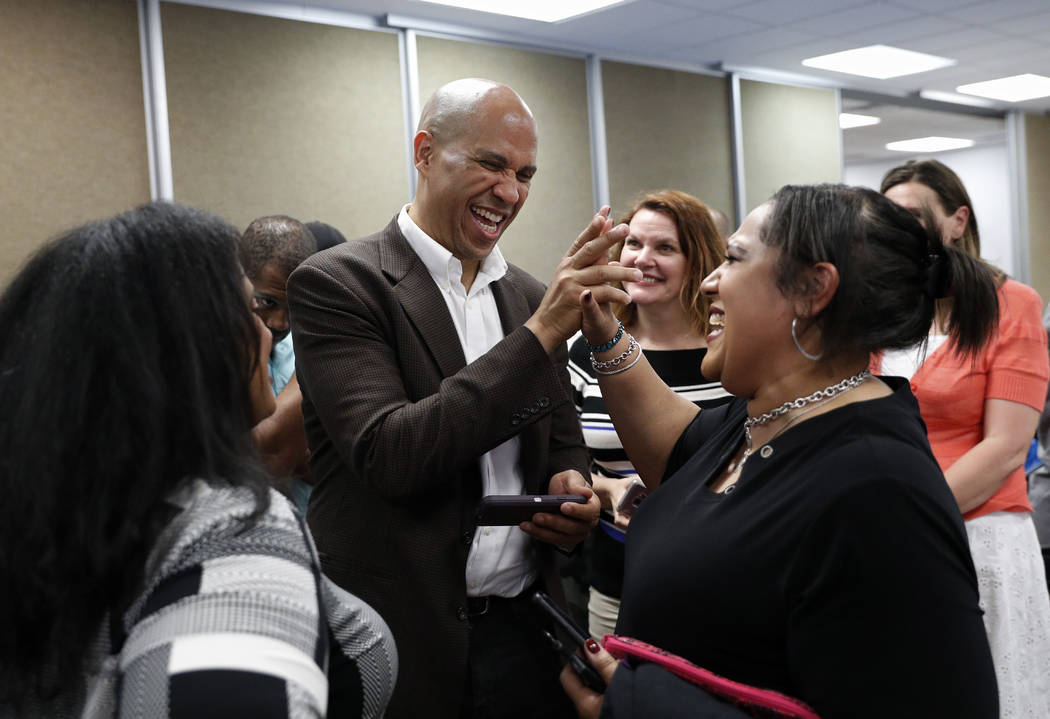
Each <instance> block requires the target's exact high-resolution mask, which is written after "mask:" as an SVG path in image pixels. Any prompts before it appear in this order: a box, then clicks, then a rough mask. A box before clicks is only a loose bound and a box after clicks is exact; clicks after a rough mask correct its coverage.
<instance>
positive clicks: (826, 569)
mask: <svg viewBox="0 0 1050 719" xmlns="http://www.w3.org/2000/svg"><path fill="white" fill-rule="evenodd" d="M907 459H908V458H903V459H902V460H899V462H898V463H897V466H899V467H901V468H905V467H908V466H909V463H908V462H907V461H906V460H907ZM917 465H918V466H921V464H918V462H916V463H911V465H910V466H911V467H912V468H913V471H914V467H915V466H917ZM843 471H850V470H847V469H846V468H843ZM852 471H853V472H860V471H862V469H861V468H860V467H858V466H854V467H852ZM931 472H932V469H931ZM929 479H930V482H935V481H942V482H943V479H939V478H938V477H931V478H929ZM935 489H936V488H935ZM944 494H945V495H947V491H946V490H945V492H944ZM949 501H950V499H945V498H942V497H939V496H936V493H934V495H931V494H930V493H929V492H928V491H924V490H923V489H921V485H919V486H914V485H909V484H907V483H905V482H902V481H899V480H897V481H895V480H892V479H890V478H874V479H871V480H866V481H863V482H860V483H859V484H857V485H856V486H851V488H850V490H849V491H848V492H844V493H843V494H842V495H841V496H840V497H838V498H837V499H835V500H834V501H833V502H831V503H830V504H829V505H828V507H827V509H826V511H823V512H822V513H821V514H820V515H819V516H818V519H817V520H816V521H815V522H814V523H813V525H812V526H811V528H810V530H809V532H808V534H807V535H806V536H805V538H804V539H803V541H802V542H801V543H800V548H799V551H798V553H797V554H796V560H795V562H794V566H793V567H792V571H791V573H790V577H791V578H790V579H789V586H788V591H789V595H790V596H791V601H790V606H791V610H790V616H789V617H788V648H787V649H788V655H789V664H790V666H791V667H792V675H793V676H792V682H793V683H794V684H795V685H796V686H797V687H798V692H797V695H798V696H804V697H806V698H807V701H808V702H809V703H810V704H811V705H812V706H813V707H814V708H815V709H816V711H817V713H819V714H820V715H821V716H824V717H855V718H862V717H871V718H872V719H875V718H876V717H880V718H881V717H889V716H898V717H899V716H909V717H953V718H954V719H969V718H973V719H977V718H981V719H994V718H995V717H998V694H997V690H996V681H995V673H994V669H993V667H992V661H991V654H990V652H989V649H988V642H987V638H986V636H985V630H984V624H983V621H982V619H981V612H980V610H979V609H978V604H977V586H976V577H975V574H974V570H973V563H972V560H971V559H970V555H969V548H968V545H967V544H966V537H965V534H964V530H963V528H962V523H961V520H960V518H959V517H958V513H957V512H956V513H955V516H953V515H952V509H954V505H953V506H951V507H949V506H947V504H948V502H949Z"/></svg>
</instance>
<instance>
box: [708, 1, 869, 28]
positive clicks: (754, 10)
mask: <svg viewBox="0 0 1050 719" xmlns="http://www.w3.org/2000/svg"><path fill="white" fill-rule="evenodd" d="M867 1H868V0H807V2H805V3H794V2H784V0H758V2H751V3H738V6H737V7H732V8H726V10H725V12H726V13H727V14H732V15H736V16H738V17H744V18H748V19H749V20H755V21H757V22H763V23H767V24H772V25H786V24H788V23H792V22H796V21H798V20H802V19H804V18H810V17H814V16H816V15H823V14H825V13H828V12H833V11H835V10H841V9H843V8H848V7H850V6H856V5H862V4H864V3H865V2H867Z"/></svg>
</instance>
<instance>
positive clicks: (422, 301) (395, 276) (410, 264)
mask: <svg viewBox="0 0 1050 719" xmlns="http://www.w3.org/2000/svg"><path fill="white" fill-rule="evenodd" d="M379 262H380V265H381V266H382V268H383V272H384V273H386V275H387V276H388V277H390V279H391V280H393V282H394V294H395V295H396V296H397V299H398V301H399V302H400V303H401V307H402V308H403V309H404V310H405V314H406V315H408V319H409V321H411V322H412V325H413V326H414V327H415V328H416V330H417V331H418V332H419V334H420V335H422V337H423V341H424V343H425V344H426V346H427V349H428V351H429V352H430V354H431V356H432V357H433V358H434V361H435V362H436V363H437V365H438V367H439V368H440V369H441V374H442V376H443V377H449V376H451V375H454V374H455V373H456V372H458V371H459V370H460V369H462V368H463V367H464V366H465V365H466V364H467V361H466V358H465V357H464V356H463V346H462V345H461V344H460V342H459V335H458V334H457V333H456V326H455V325H454V324H452V317H451V316H449V313H448V305H446V304H445V298H444V297H442V296H441V290H439V289H438V287H437V285H436V284H435V283H434V278H433V277H431V276H430V273H429V272H428V271H427V268H426V265H424V264H423V262H422V260H420V259H419V256H418V255H416V253H415V252H414V251H413V250H412V247H411V246H410V245H409V244H408V241H407V240H406V239H405V237H404V235H402V234H401V230H400V229H399V228H398V226H397V217H396V216H395V217H394V219H393V221H391V223H390V224H389V225H387V227H386V229H385V230H384V231H383V241H382V243H381V244H380V254H379Z"/></svg>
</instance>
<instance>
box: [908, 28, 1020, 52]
mask: <svg viewBox="0 0 1050 719" xmlns="http://www.w3.org/2000/svg"><path fill="white" fill-rule="evenodd" d="M1005 39H1007V36H1006V35H1003V34H1002V33H998V32H993V31H991V30H986V29H984V28H980V27H971V28H966V29H963V30H956V31H954V32H951V33H945V34H943V35H930V36H929V37H924V38H917V39H915V40H913V41H911V42H910V43H909V45H908V49H909V50H917V51H919V52H931V53H936V54H938V55H943V56H945V57H954V56H955V54H956V53H957V52H959V51H961V50H963V49H965V48H967V47H970V46H972V45H986V44H988V43H993V42H998V41H1000V40H1005Z"/></svg>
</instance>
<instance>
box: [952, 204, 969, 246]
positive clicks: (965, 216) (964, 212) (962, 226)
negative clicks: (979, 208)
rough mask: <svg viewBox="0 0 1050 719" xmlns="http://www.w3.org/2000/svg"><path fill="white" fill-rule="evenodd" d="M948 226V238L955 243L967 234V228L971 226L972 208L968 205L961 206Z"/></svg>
mask: <svg viewBox="0 0 1050 719" xmlns="http://www.w3.org/2000/svg"><path fill="white" fill-rule="evenodd" d="M947 224H948V237H949V238H950V240H951V241H952V242H953V243H954V242H955V241H956V240H958V239H959V238H960V237H962V236H963V235H964V234H966V226H967V225H968V224H970V208H969V207H967V206H966V205H959V209H957V210H956V211H955V212H953V213H952V215H951V217H949V218H948V220H947Z"/></svg>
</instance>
